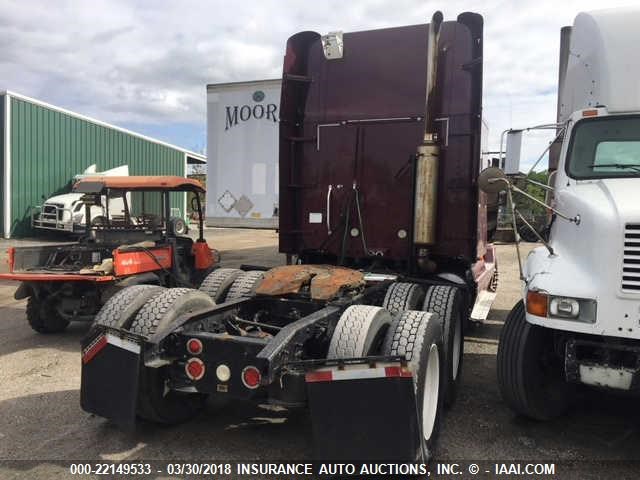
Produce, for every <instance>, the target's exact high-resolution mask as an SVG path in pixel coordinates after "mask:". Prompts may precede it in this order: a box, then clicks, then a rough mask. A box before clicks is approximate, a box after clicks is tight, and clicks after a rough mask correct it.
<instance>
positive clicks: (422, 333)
mask: <svg viewBox="0 0 640 480" xmlns="http://www.w3.org/2000/svg"><path fill="white" fill-rule="evenodd" d="M382 353H383V355H401V356H404V357H405V358H406V359H407V361H408V362H409V366H410V368H411V371H412V372H413V382H414V387H415V392H416V404H417V406H418V421H419V423H420V432H421V433H422V439H421V440H422V444H423V451H422V452H419V454H418V455H417V458H416V460H419V461H423V462H426V461H428V460H430V459H431V458H432V457H433V453H434V451H435V448H436V444H437V441H438V435H439V433H440V421H441V417H442V407H443V400H444V398H443V393H444V392H443V389H442V388H441V387H442V385H443V383H444V369H443V368H441V367H442V365H443V358H444V355H443V348H442V328H441V326H440V322H438V321H437V316H436V315H434V314H431V313H428V312H418V311H407V312H404V313H402V314H401V315H399V316H397V317H396V318H395V320H394V321H393V323H392V324H391V327H389V331H388V332H387V336H386V338H385V341H384V345H383V348H382Z"/></svg>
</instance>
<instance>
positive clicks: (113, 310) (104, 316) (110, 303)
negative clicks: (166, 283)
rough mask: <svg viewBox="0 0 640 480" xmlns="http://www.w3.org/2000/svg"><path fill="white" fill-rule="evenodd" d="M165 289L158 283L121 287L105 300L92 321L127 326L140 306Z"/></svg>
mask: <svg viewBox="0 0 640 480" xmlns="http://www.w3.org/2000/svg"><path fill="white" fill-rule="evenodd" d="M165 290H166V289H165V288H164V287H160V286H158V285H132V286H130V287H126V288H123V289H122V290H120V291H119V292H117V293H116V294H114V295H113V296H112V297H111V298H110V299H109V300H107V302H106V303H105V304H104V305H103V306H102V308H101V309H100V311H99V312H98V314H97V315H96V317H95V319H94V320H93V323H94V325H105V326H107V327H113V328H127V327H129V325H128V324H129V323H130V322H131V321H132V320H133V318H134V317H135V315H136V314H137V313H138V311H139V310H140V309H141V308H142V306H143V305H144V304H145V303H146V302H147V301H148V300H150V299H151V298H153V297H155V296H156V295H160V294H161V293H162V292H164V291H165Z"/></svg>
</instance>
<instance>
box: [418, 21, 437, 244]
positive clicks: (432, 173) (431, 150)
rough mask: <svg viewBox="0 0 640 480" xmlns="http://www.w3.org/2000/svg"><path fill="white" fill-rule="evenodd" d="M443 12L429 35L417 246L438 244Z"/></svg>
mask: <svg viewBox="0 0 640 480" xmlns="http://www.w3.org/2000/svg"><path fill="white" fill-rule="evenodd" d="M441 25H442V13H441V12H439V11H438V12H436V13H434V14H433V17H432V19H431V23H429V33H428V36H427V82H426V83H427V97H426V98H427V104H426V108H425V129H426V131H425V134H424V139H423V142H422V145H420V146H419V147H418V152H417V158H416V170H415V172H416V178H415V189H414V190H415V198H414V205H415V207H414V223H413V242H414V244H416V245H422V246H424V245H432V244H433V243H435V240H436V235H435V226H436V198H437V194H438V156H439V153H440V152H439V148H438V145H437V143H436V140H437V138H436V134H435V132H433V124H434V118H433V117H434V113H433V112H432V111H431V110H432V109H433V107H432V103H433V102H432V99H433V97H434V88H435V85H436V75H437V65H438V38H439V36H440V26H441Z"/></svg>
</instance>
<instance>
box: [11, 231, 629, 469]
mask: <svg viewBox="0 0 640 480" xmlns="http://www.w3.org/2000/svg"><path fill="white" fill-rule="evenodd" d="M207 232H208V237H209V240H210V241H211V243H210V244H211V245H214V246H215V247H216V248H218V249H219V250H220V251H221V254H222V257H223V265H225V266H238V265H240V264H242V263H245V264H258V265H260V264H263V265H278V264H282V263H284V258H283V256H282V255H280V254H278V253H277V234H276V233H275V232H273V231H256V230H208V231H207ZM3 243H4V242H3ZM2 247H3V245H0V248H2ZM532 247H533V245H531V244H529V245H525V248H524V250H525V254H526V251H528V250H530V249H531V248H532ZM497 251H498V258H499V269H500V286H499V290H498V297H497V299H496V302H495V303H494V308H493V310H492V312H491V314H490V316H489V321H488V323H487V324H485V325H483V326H480V327H476V328H473V329H471V330H470V331H468V332H467V338H466V343H465V357H464V370H463V378H462V385H461V388H460V392H459V395H458V399H457V402H456V403H455V405H454V406H453V408H452V409H451V410H449V411H448V412H447V414H446V416H445V421H444V424H443V425H442V429H441V439H440V446H439V450H438V452H437V456H436V459H435V462H433V463H438V462H442V463H446V462H464V461H466V462H470V461H476V462H478V463H480V464H481V465H484V466H489V465H490V468H491V471H493V469H494V467H493V464H494V463H502V462H504V461H507V462H510V461H520V462H524V463H557V462H559V461H570V462H572V464H571V465H566V464H564V463H557V465H556V467H555V468H556V475H555V477H554V478H576V479H583V478H602V476H603V473H604V474H607V476H615V477H617V478H616V480H617V479H620V478H636V477H637V466H636V465H629V464H628V463H624V462H623V461H628V460H636V459H638V458H640V453H639V452H640V431H639V429H638V423H639V420H640V419H639V415H640V414H638V409H637V407H636V402H635V401H634V400H633V399H630V398H625V397H616V396H614V395H608V394H604V393H600V392H593V391H590V392H588V393H585V394H583V395H581V398H580V399H579V401H578V403H577V404H576V405H575V406H574V407H573V408H572V409H571V411H570V413H569V414H568V415H567V416H566V417H563V418H561V419H559V420H556V421H554V422H550V423H538V422H532V421H527V420H524V419H521V418H517V417H515V416H514V415H513V414H512V413H511V411H509V410H508V409H507V407H506V406H505V404H504V403H503V402H502V400H501V398H500V394H499V391H498V387H497V381H496V366H495V363H496V358H495V356H496V351H497V343H498V337H499V333H500V328H501V326H502V323H503V321H504V319H505V318H506V315H507V313H508V311H509V310H510V309H511V307H512V306H513V304H514V303H515V302H516V301H517V300H518V298H519V295H520V283H519V281H518V269H517V264H516V260H515V258H516V257H515V250H514V247H513V245H499V246H498V247H497ZM0 261H1V260H0ZM14 288H15V287H14V285H12V284H9V283H7V282H4V283H2V284H0V385H1V386H2V388H0V478H1V479H3V480H4V479H11V478H37V479H48V478H67V477H71V475H70V474H69V470H68V462H71V461H85V462H86V461H137V460H159V461H193V460H201V461H208V462H214V461H217V462H222V461H248V460H254V461H264V462H273V461H276V460H280V461H287V460H288V461H292V460H302V461H310V460H311V459H312V438H311V424H310V421H309V420H308V419H307V418H306V416H305V415H301V414H299V413H293V414H287V413H286V412H284V411H282V410H278V409H273V408H262V407H256V406H254V405H252V404H245V403H240V402H235V403H224V402H219V403H213V402H210V403H209V405H208V408H207V409H206V411H205V412H204V413H203V414H201V415H200V416H199V417H198V418H196V419H195V420H193V421H191V422H189V423H187V424H184V425H179V426H176V427H160V426H157V425H153V424H149V423H140V424H139V425H138V427H137V429H136V430H135V431H134V432H124V431H121V430H118V429H117V428H116V427H115V426H114V425H112V424H110V423H109V422H107V421H106V420H104V419H102V418H98V417H94V416H92V415H90V414H87V413H85V412H84V411H82V410H81V408H80V402H79V394H80V392H79V388H80V353H79V344H80V339H81V338H82V336H83V335H84V333H85V332H86V331H87V328H88V326H87V325H86V324H80V323H73V324H72V325H71V326H70V328H69V330H68V331H67V332H65V333H62V334H56V335H38V334H36V333H34V332H33V331H32V330H31V329H30V328H29V326H28V325H27V323H26V320H25V318H24V308H25V302H24V301H15V300H13V291H14ZM19 460H23V461H19ZM27 460H34V461H35V462H28V461H27ZM605 460H608V461H612V462H609V463H607V462H603V461H605ZM615 461H617V462H615ZM594 462H595V463H594ZM596 467H597V468H599V470H598V469H596V470H594V468H596ZM602 468H604V469H605V470H602ZM614 472H615V474H614ZM83 478H90V477H88V476H83ZM95 478H100V477H95ZM161 478H162V477H161ZM165 478H166V477H165ZM244 478H247V477H244ZM458 478H463V477H461V476H459V477H458ZM464 478H467V477H466V476H464ZM475 478H483V476H482V474H481V475H478V476H476V477H475ZM484 478H499V477H488V476H487V477H484Z"/></svg>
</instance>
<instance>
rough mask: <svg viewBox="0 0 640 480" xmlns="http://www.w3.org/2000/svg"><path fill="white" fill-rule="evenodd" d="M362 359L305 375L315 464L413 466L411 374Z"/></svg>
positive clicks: (415, 430)
mask: <svg viewBox="0 0 640 480" xmlns="http://www.w3.org/2000/svg"><path fill="white" fill-rule="evenodd" d="M362 361H363V360H362V359H361V360H360V361H359V362H360V364H356V365H353V364H350V365H346V366H342V367H340V366H332V367H328V368H327V367H322V368H320V369H318V370H312V371H309V372H307V374H306V383H307V394H308V400H309V407H310V412H311V420H312V424H313V437H314V453H315V457H316V460H318V461H348V462H365V461H394V462H407V463H408V462H414V461H415V460H416V458H417V457H418V454H419V452H420V447H421V445H420V431H419V426H418V421H417V410H416V398H415V393H414V386H413V378H412V375H411V372H409V371H408V370H406V368H405V367H402V366H400V364H399V363H395V362H394V363H384V364H377V365H375V366H373V367H371V366H370V364H369V363H362ZM365 361H366V359H365ZM335 362H336V361H334V364H335Z"/></svg>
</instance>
